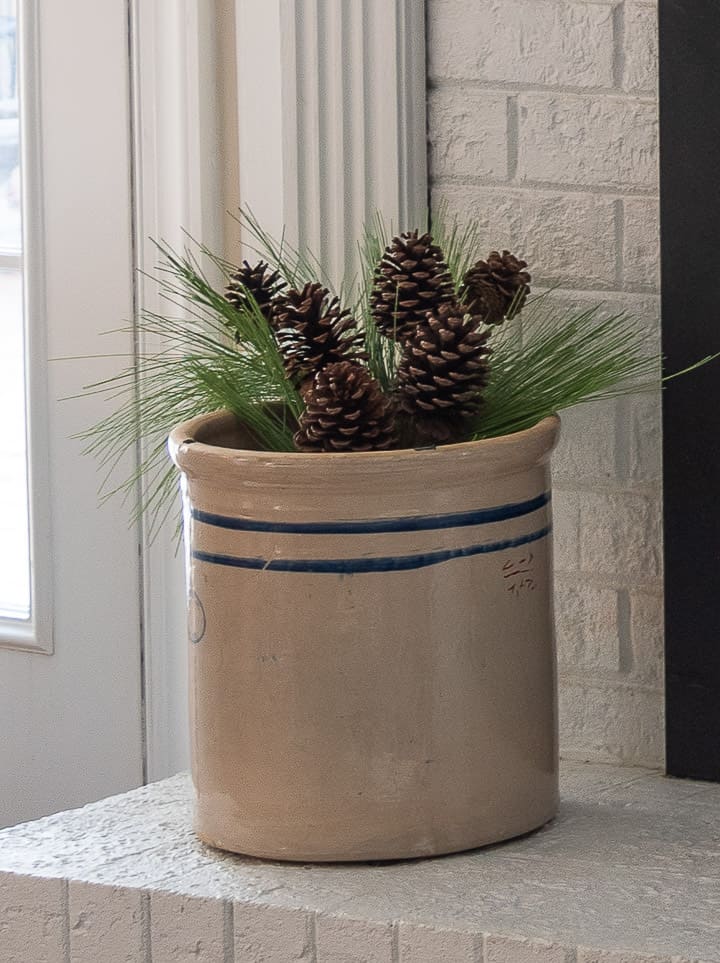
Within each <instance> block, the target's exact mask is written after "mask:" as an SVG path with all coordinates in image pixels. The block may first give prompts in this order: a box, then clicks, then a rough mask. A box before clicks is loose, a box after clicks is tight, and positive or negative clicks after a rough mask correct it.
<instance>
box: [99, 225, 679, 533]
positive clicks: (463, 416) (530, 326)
mask: <svg viewBox="0 0 720 963" xmlns="http://www.w3.org/2000/svg"><path fill="white" fill-rule="evenodd" d="M240 221H241V223H242V226H243V228H244V230H245V231H246V233H247V234H249V236H250V237H251V238H252V241H253V245H252V246H253V247H254V249H255V252H256V254H257V256H258V257H259V258H260V259H261V261H260V263H258V264H249V263H247V262H246V263H245V264H244V265H243V266H242V267H238V266H236V265H234V264H231V263H229V262H228V261H226V260H224V259H222V258H219V257H217V256H216V255H215V254H213V253H212V252H211V251H209V250H208V249H207V248H206V247H205V246H204V245H202V244H200V243H196V242H194V241H192V240H191V239H188V243H187V245H186V248H185V249H184V250H183V251H182V252H176V251H174V250H172V249H171V248H169V247H168V246H166V245H164V244H160V245H158V251H159V255H160V266H159V271H158V283H159V285H160V289H161V292H162V295H163V297H164V299H165V301H166V302H167V304H168V308H169V310H168V314H162V315H161V314H155V313H147V312H146V313H145V314H143V315H142V316H141V317H140V318H139V319H138V321H137V325H136V328H135V330H136V331H137V330H138V329H139V332H140V334H142V335H145V336H146V337H145V339H144V340H147V341H150V342H153V343H159V344H161V345H162V347H161V348H160V349H159V350H157V351H154V352H152V353H150V354H147V355H144V356H142V357H140V359H139V365H138V366H136V365H134V364H133V365H131V366H129V367H128V368H127V369H126V370H125V371H123V372H122V373H120V374H118V375H116V376H114V377H112V378H111V379H109V380H107V381H104V382H101V383H98V384H94V385H91V386H89V387H88V389H87V391H89V392H96V393H101V394H104V395H107V396H109V397H110V398H111V399H112V400H113V405H114V407H113V411H112V413H111V414H110V415H108V416H107V417H105V418H104V419H103V420H102V421H100V422H99V423H97V424H96V425H94V426H92V427H91V428H89V429H88V430H87V431H86V432H85V433H84V436H83V437H84V438H85V439H86V441H87V451H89V452H91V453H93V454H94V455H96V456H97V457H98V458H99V461H100V463H101V465H102V466H103V468H104V470H105V481H104V485H103V492H104V494H105V495H106V496H109V495H112V494H115V493H116V492H121V493H124V494H125V495H126V496H128V497H130V498H131V499H133V500H135V496H136V494H137V492H138V490H140V491H141V492H142V494H141V497H140V499H139V502H138V504H139V508H138V511H143V512H144V513H145V514H146V517H147V519H148V521H149V527H150V530H151V531H153V530H156V529H157V528H158V527H159V525H160V524H162V522H163V521H164V519H165V517H166V515H167V514H168V512H170V511H172V508H173V505H174V501H175V491H176V482H175V469H174V468H173V467H168V460H167V457H166V451H165V443H166V438H167V434H168V432H169V430H170V429H171V428H172V427H173V426H174V425H175V424H177V423H179V422H181V421H184V420H187V419H188V418H191V417H194V416H196V415H198V414H202V413H204V412H208V411H213V410H216V409H219V408H226V409H229V410H230V411H232V412H234V414H235V415H236V416H237V417H238V419H239V420H240V421H241V422H243V423H244V424H245V425H246V426H247V427H248V428H249V429H250V430H251V432H252V434H253V435H254V437H255V439H256V442H257V446H258V448H264V449H267V450H271V451H293V450H297V449H300V450H304V451H314V452H318V453H322V452H324V451H356V450H369V449H372V448H382V449H389V448H394V447H407V446H412V445H415V446H417V445H426V444H444V443H449V442H457V441H468V440H474V439H482V438H492V437H495V436H499V435H504V434H510V433H512V432H517V431H521V430H523V429H526V428H530V427H532V426H533V425H534V424H536V423H537V422H538V421H540V420H541V419H542V418H544V417H546V416H547V415H550V414H552V413H553V412H556V411H561V410H562V409H564V408H567V407H569V406H571V405H575V404H578V403H580V402H588V401H594V400H598V399H601V398H608V397H612V396H615V395H618V394H623V393H626V392H628V391H636V390H638V389H640V388H649V387H658V386H659V385H660V384H661V379H660V375H659V358H658V357H657V354H656V352H654V351H653V350H652V349H651V347H650V346H649V344H648V338H647V335H646V333H645V332H644V331H643V329H642V327H641V326H640V325H639V324H638V322H637V321H635V320H634V319H633V318H632V317H630V316H628V315H626V314H617V315H614V316H611V317H603V316H602V310H601V306H598V307H594V308H591V309H589V310H584V311H571V310H567V311H559V310H558V308H557V307H556V305H555V303H554V298H553V296H552V293H550V294H544V295H541V296H539V297H538V296H535V297H528V295H529V282H530V275H529V274H528V273H527V271H525V267H526V265H525V262H523V261H519V260H518V259H517V258H515V257H514V256H513V255H511V254H510V253H509V252H507V251H506V252H503V253H502V254H500V253H499V252H492V254H491V255H489V256H485V257H483V255H484V251H483V247H482V238H481V232H480V230H479V227H478V225H477V224H476V223H471V224H470V225H469V226H467V227H464V228H460V227H459V225H458V223H457V222H456V221H450V220H449V219H448V218H447V217H446V216H445V215H444V212H441V216H440V217H438V218H436V219H435V221H434V222H433V223H432V224H431V230H430V233H424V234H421V233H419V232H417V231H416V232H410V233H406V234H403V235H396V236H393V232H392V231H391V230H389V229H388V228H387V227H386V225H385V224H384V222H383V221H382V219H381V218H380V217H379V216H377V217H376V218H375V219H374V220H373V222H372V224H370V225H369V226H368V229H367V230H366V232H365V235H364V237H363V238H362V239H361V241H360V242H359V254H360V263H361V270H360V276H359V278H358V279H356V280H355V281H354V282H353V283H351V284H346V285H344V286H343V287H342V288H341V289H340V290H339V291H338V292H335V291H333V287H332V283H331V281H330V280H329V279H328V278H327V277H326V276H325V273H324V271H323V269H322V265H320V264H319V263H318V261H317V259H316V258H315V257H314V256H313V255H312V254H311V253H309V252H307V251H299V250H296V249H295V248H293V247H292V246H291V245H289V244H287V242H285V241H284V240H281V241H277V240H275V239H274V238H272V237H271V236H269V235H268V234H267V233H266V232H265V231H264V230H263V228H262V226H261V225H260V224H259V223H258V222H257V220H256V219H255V218H254V216H253V215H252V213H251V212H249V211H243V212H242V213H241V216H240ZM211 274H212V275H213V276H214V277H216V276H219V277H221V279H222V281H221V283H217V282H216V283H214V284H213V283H211V281H210V280H209V276H210V275H211ZM264 283H265V287H263V286H262V285H263V284H264ZM252 288H254V293H253V290H252ZM521 309H522V310H521ZM140 443H141V444H142V450H143V451H144V452H145V453H146V456H145V458H144V461H143V462H142V464H141V465H140V467H139V469H138V470H137V472H136V473H134V474H133V475H132V477H130V478H127V479H125V480H124V481H123V482H121V484H120V485H119V486H117V487H116V486H114V485H113V483H112V478H113V476H114V474H115V469H116V466H117V464H118V463H119V462H120V461H121V460H122V459H123V458H124V456H125V454H126V453H127V452H128V451H135V450H136V449H137V447H138V444H140Z"/></svg>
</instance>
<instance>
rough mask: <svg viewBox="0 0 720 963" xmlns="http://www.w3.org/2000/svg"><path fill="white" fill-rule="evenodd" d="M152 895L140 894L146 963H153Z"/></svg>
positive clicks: (142, 935) (141, 932) (141, 928)
mask: <svg viewBox="0 0 720 963" xmlns="http://www.w3.org/2000/svg"><path fill="white" fill-rule="evenodd" d="M150 912H151V910H150V893H148V892H147V890H143V891H142V892H141V893H140V935H141V940H142V949H143V952H144V956H145V959H144V963H152V925H151V920H150Z"/></svg>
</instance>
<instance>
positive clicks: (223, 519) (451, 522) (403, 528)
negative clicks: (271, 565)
mask: <svg viewBox="0 0 720 963" xmlns="http://www.w3.org/2000/svg"><path fill="white" fill-rule="evenodd" d="M549 501H550V493H549V492H543V494H542V495H537V496H536V497H535V498H531V499H529V500H528V501H525V502H514V503H512V504H509V505H498V506H496V507H495V508H478V509H476V510H475V511H471V512H453V513H452V514H449V515H409V516H407V517H405V518H371V519H357V520H348V521H338V522H265V521H257V520H256V519H251V518H233V517H232V516H228V515H215V514H214V513H213V512H205V511H203V510H202V509H200V508H193V509H192V517H193V518H194V519H195V521H197V522H203V524H205V525H214V526H215V527H217V528H229V529H233V530H235V531H242V532H278V533H284V534H289V535H375V534H380V533H382V532H423V531H434V530H437V529H442V528H464V527H466V526H469V525H489V524H491V523H492V522H504V521H507V520H508V519H510V518H519V517H520V516H522V515H529V514H530V513H531V512H536V511H537V510H538V509H540V508H543V506H545V505H547V504H548V502H549Z"/></svg>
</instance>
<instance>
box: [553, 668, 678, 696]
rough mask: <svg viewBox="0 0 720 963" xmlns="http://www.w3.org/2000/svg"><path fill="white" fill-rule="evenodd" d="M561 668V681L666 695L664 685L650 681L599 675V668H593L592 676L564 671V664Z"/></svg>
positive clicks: (589, 686)
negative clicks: (653, 683)
mask: <svg viewBox="0 0 720 963" xmlns="http://www.w3.org/2000/svg"><path fill="white" fill-rule="evenodd" d="M560 668H561V669H563V671H561V672H559V673H558V674H559V677H560V681H564V682H575V683H577V684H578V685H581V686H582V687H583V688H585V689H598V690H603V691H607V690H608V689H617V690H622V691H624V692H626V691H630V690H632V691H633V692H644V693H646V694H647V695H656V696H658V697H664V695H665V689H664V688H663V686H657V685H652V684H651V683H649V682H641V681H640V680H634V679H627V678H619V677H615V676H598V675H597V673H598V671H599V670H597V669H593V673H594V674H593V676H592V677H591V678H590V677H588V676H587V674H585V673H582V672H578V673H577V675H574V674H573V673H572V672H566V671H564V667H563V666H560Z"/></svg>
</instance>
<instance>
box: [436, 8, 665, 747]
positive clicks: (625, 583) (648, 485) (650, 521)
mask: <svg viewBox="0 0 720 963" xmlns="http://www.w3.org/2000/svg"><path fill="white" fill-rule="evenodd" d="M428 54H429V68H428V74H429V87H430V90H429V107H430V111H429V143H430V165H431V189H432V199H433V203H434V204H437V203H438V202H439V201H441V200H444V201H446V202H447V204H448V206H449V209H450V211H451V212H457V213H458V214H459V215H460V216H461V217H467V215H468V213H470V214H472V216H474V217H477V219H478V220H479V221H480V223H481V225H482V226H483V229H484V231H485V234H486V236H487V239H488V250H490V248H491V247H508V248H510V249H512V250H515V251H516V252H517V253H519V254H522V255H523V256H525V257H526V258H527V260H528V261H529V262H530V265H531V269H532V272H533V276H534V281H535V284H536V285H537V286H543V285H551V284H552V285H554V286H557V285H561V286H562V289H561V290H558V291H556V292H555V293H554V294H553V295H552V297H553V300H554V301H557V302H558V304H563V305H572V306H582V307H587V306H589V305H592V304H596V303H598V302H601V301H602V302H604V304H605V305H606V308H605V310H606V311H607V312H616V311H620V310H628V311H629V312H630V313H632V314H634V315H636V316H637V317H638V319H639V321H640V323H641V324H642V325H643V326H644V327H645V328H646V330H647V334H648V351H653V352H657V351H658V349H659V343H660V341H659V297H658V293H659V285H660V258H659V216H658V170H657V164H658V119H657V3H656V0H607V2H603V0H577V2H573V0H428ZM563 431H564V436H563V439H562V441H561V443H560V446H559V449H558V451H557V453H556V456H555V459H554V486H555V498H554V516H555V526H556V527H555V555H556V570H557V619H558V652H559V661H560V681H561V750H562V751H563V753H564V754H565V755H568V756H571V757H576V758H584V759H592V760H597V761H606V762H623V763H630V764H642V763H644V764H656V765H657V764H662V761H663V742H664V736H663V725H664V722H663V694H662V686H663V658H662V652H663V637H662V583H661V576H662V544H661V492H660V480H661V449H662V436H661V422H660V400H659V395H658V394H657V393H650V394H644V395H638V396H634V397H628V398H623V399H620V400H617V401H612V402H606V403H602V404H597V405H593V406H592V407H588V408H579V409H577V410H575V411H571V412H568V413H567V414H566V416H565V418H564V428H563Z"/></svg>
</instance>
